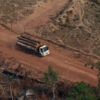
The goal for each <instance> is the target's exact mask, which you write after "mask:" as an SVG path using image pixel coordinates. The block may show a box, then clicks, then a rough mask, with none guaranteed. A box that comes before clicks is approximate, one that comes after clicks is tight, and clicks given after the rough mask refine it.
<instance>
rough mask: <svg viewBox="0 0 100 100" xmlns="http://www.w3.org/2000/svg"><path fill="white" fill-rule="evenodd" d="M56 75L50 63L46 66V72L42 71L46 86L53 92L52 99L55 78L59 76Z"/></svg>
mask: <svg viewBox="0 0 100 100" xmlns="http://www.w3.org/2000/svg"><path fill="white" fill-rule="evenodd" d="M58 76H59V75H58V73H57V72H55V71H54V70H53V69H52V66H51V65H49V66H48V72H45V73H44V82H45V83H46V85H47V86H49V87H50V88H51V90H52V93H53V100H55V88H56V83H57V80H58V78H59V77H58Z"/></svg>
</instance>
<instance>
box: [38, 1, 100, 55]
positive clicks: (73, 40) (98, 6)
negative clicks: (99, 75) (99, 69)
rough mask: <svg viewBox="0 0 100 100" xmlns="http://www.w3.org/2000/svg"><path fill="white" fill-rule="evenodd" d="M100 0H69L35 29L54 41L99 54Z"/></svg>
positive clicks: (42, 35)
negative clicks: (47, 20)
mask: <svg viewBox="0 0 100 100" xmlns="http://www.w3.org/2000/svg"><path fill="white" fill-rule="evenodd" d="M99 10H100V1H99V0H97V1H93V0H87V1H85V0H70V2H69V3H66V5H65V6H64V7H63V9H62V10H61V11H60V12H59V13H57V16H56V17H55V18H53V19H52V21H50V22H48V23H47V24H45V25H42V26H41V27H40V28H38V29H37V33H40V34H39V35H41V37H43V38H48V39H50V40H52V41H54V42H55V43H58V44H62V45H64V46H70V47H73V48H76V49H78V50H79V51H80V50H82V51H84V52H85V53H87V54H94V55H98V56H100V50H99V49H100V34H99V33H100V29H99V27H100V11H99Z"/></svg>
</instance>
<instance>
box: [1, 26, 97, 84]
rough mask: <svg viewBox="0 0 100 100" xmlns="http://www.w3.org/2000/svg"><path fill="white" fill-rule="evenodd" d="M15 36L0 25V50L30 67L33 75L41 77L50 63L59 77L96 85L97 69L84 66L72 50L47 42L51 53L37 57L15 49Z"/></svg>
mask: <svg viewBox="0 0 100 100" xmlns="http://www.w3.org/2000/svg"><path fill="white" fill-rule="evenodd" d="M16 38H17V36H16V35H15V34H14V33H12V32H9V31H8V30H6V29H4V28H2V27H0V51H2V52H3V53H5V54H6V55H7V56H9V57H14V58H16V59H17V60H18V61H20V62H21V63H24V64H27V65H29V66H30V67H28V68H27V67H25V69H26V70H30V71H32V72H33V77H36V78H42V77H43V72H45V71H46V70H47V68H48V65H52V66H53V68H54V70H56V71H57V72H59V74H60V76H61V79H64V80H71V81H73V82H76V81H85V82H87V83H90V84H91V85H97V77H96V74H97V71H96V70H92V69H90V68H86V67H84V64H85V62H84V61H83V60H82V59H79V58H76V57H74V55H75V54H74V53H73V52H72V51H69V50H66V49H63V48H59V47H58V46H56V45H53V44H51V43H47V44H48V45H49V47H50V50H51V54H50V55H49V56H47V57H43V58H40V57H37V56H36V55H32V54H27V53H25V52H23V51H20V50H17V49H16V46H15V44H16Z"/></svg>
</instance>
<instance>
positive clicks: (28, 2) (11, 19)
mask: <svg viewBox="0 0 100 100" xmlns="http://www.w3.org/2000/svg"><path fill="white" fill-rule="evenodd" d="M38 1H40V0H0V23H4V24H7V23H15V22H16V21H17V20H21V19H22V18H24V17H25V16H28V15H29V14H32V13H33V12H34V5H35V4H36V3H37V2H38Z"/></svg>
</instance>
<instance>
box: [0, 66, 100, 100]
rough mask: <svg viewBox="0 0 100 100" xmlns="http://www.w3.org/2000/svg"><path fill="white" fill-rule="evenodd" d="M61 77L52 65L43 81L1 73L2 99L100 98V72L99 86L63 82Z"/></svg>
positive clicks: (80, 99)
mask: <svg viewBox="0 0 100 100" xmlns="http://www.w3.org/2000/svg"><path fill="white" fill-rule="evenodd" d="M59 78H60V75H59V73H57V72H56V71H54V69H53V67H52V66H51V65H49V66H48V71H47V72H44V77H43V79H42V80H43V82H39V81H37V80H35V79H30V78H29V77H28V76H27V74H26V75H25V76H22V77H20V78H19V77H18V76H16V75H15V74H13V73H10V72H9V73H6V74H4V73H0V100H4V99H6V100H8V99H10V100H16V99H17V100H20V99H21V100H100V72H99V74H98V87H92V86H91V85H89V84H86V83H85V82H76V83H72V82H69V81H68V82H67V83H63V82H60V81H59ZM68 83H69V84H68ZM27 93H29V94H27Z"/></svg>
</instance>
